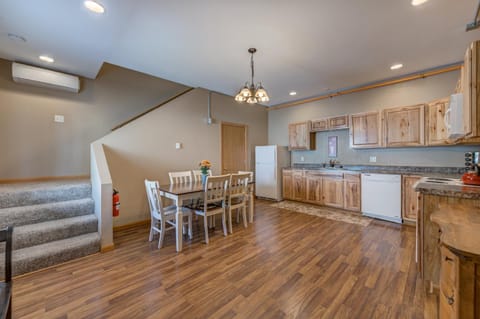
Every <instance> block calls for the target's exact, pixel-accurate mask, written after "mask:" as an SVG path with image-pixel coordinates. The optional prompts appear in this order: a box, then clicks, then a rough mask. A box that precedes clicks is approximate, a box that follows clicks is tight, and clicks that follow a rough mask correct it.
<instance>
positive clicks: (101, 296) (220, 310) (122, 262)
mask: <svg viewBox="0 0 480 319" xmlns="http://www.w3.org/2000/svg"><path fill="white" fill-rule="evenodd" d="M256 205H257V206H256V220H255V223H254V224H253V225H252V224H250V225H249V228H248V229H244V228H243V226H240V225H234V234H233V235H229V236H228V237H223V235H222V233H221V231H220V228H221V227H218V226H219V223H218V222H217V230H216V231H215V232H214V233H213V232H212V233H211V237H210V244H209V245H205V244H204V243H203V242H202V241H203V233H202V231H201V230H202V229H203V228H201V226H202V225H201V224H200V225H198V224H195V225H194V232H195V237H194V239H193V240H192V241H188V240H187V241H186V242H185V247H184V250H183V252H182V253H180V254H177V253H176V252H175V241H174V236H173V233H169V234H167V236H166V241H165V247H164V248H162V249H161V250H157V248H156V244H157V243H156V242H152V243H149V242H148V241H147V237H148V229H147V228H145V227H138V228H134V229H129V230H123V231H120V232H118V233H115V245H116V249H115V250H114V251H111V252H108V253H103V254H97V255H94V256H89V257H86V258H83V259H81V260H77V261H74V262H70V263H67V264H64V265H61V266H58V267H54V268H51V269H47V270H44V271H41V272H38V273H34V274H30V275H27V276H24V277H21V278H16V279H15V280H14V296H13V313H14V318H249V319H253V318H340V319H341V318H368V319H370V318H382V319H384V318H423V298H424V297H423V286H422V283H421V280H420V278H419V276H418V275H417V273H416V270H415V252H414V247H415V231H414V228H412V227H406V226H403V227H402V226H399V225H396V224H392V223H388V222H381V221H373V222H372V223H371V224H370V225H369V226H367V227H363V226H359V225H354V224H348V223H344V222H338V221H332V220H328V219H323V218H319V217H315V216H309V215H305V214H298V213H293V212H290V211H286V210H280V209H277V208H272V207H270V206H269V205H270V203H269V202H266V201H260V200H258V201H256Z"/></svg>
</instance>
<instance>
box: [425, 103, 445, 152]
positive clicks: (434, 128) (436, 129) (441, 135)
mask: <svg viewBox="0 0 480 319" xmlns="http://www.w3.org/2000/svg"><path fill="white" fill-rule="evenodd" d="M449 103H450V98H445V99H441V100H438V101H434V102H431V103H429V104H428V106H427V123H426V133H427V144H428V145H446V144H450V143H451V142H449V140H448V132H447V127H446V126H445V112H446V111H447V109H448V104H449Z"/></svg>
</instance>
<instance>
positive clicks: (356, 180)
mask: <svg viewBox="0 0 480 319" xmlns="http://www.w3.org/2000/svg"><path fill="white" fill-rule="evenodd" d="M343 202H344V209H347V210H352V211H355V212H359V211H360V209H361V206H360V203H361V190H360V175H359V174H344V176H343Z"/></svg>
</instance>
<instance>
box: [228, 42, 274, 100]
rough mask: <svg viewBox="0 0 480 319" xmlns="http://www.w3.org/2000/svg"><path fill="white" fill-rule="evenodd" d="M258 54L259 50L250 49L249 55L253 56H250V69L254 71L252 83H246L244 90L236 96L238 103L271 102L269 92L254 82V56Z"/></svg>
mask: <svg viewBox="0 0 480 319" xmlns="http://www.w3.org/2000/svg"><path fill="white" fill-rule="evenodd" d="M255 52H257V49H255V48H250V49H248V53H250V54H251V56H250V68H251V70H252V81H251V82H250V83H248V82H246V83H245V85H244V86H243V88H241V89H240V91H239V92H238V93H237V95H236V96H235V101H237V102H247V103H249V104H255V103H259V102H260V103H262V102H268V101H270V98H269V97H268V94H267V91H266V90H265V89H264V88H263V86H262V83H258V84H256V85H255V82H254V80H253V76H254V74H255V72H254V65H253V54H254V53H255Z"/></svg>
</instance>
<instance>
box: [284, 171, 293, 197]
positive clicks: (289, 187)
mask: <svg viewBox="0 0 480 319" xmlns="http://www.w3.org/2000/svg"><path fill="white" fill-rule="evenodd" d="M282 190H283V192H282V193H283V199H293V176H292V170H286V169H284V170H283V174H282Z"/></svg>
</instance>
